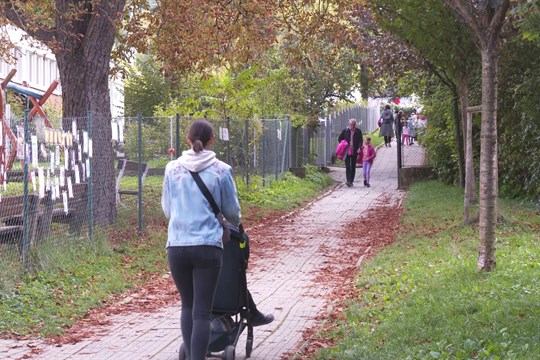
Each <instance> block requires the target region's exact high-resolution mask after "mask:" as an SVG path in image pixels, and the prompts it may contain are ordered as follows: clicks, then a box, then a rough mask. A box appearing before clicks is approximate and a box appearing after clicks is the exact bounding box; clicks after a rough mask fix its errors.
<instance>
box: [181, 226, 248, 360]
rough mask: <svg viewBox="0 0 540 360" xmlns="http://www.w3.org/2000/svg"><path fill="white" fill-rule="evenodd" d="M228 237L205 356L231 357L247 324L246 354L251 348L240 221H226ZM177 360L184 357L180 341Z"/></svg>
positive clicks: (245, 258) (245, 244) (244, 246)
mask: <svg viewBox="0 0 540 360" xmlns="http://www.w3.org/2000/svg"><path fill="white" fill-rule="evenodd" d="M229 228H230V230H231V241H229V242H228V243H227V244H225V246H224V248H223V266H222V268H221V274H220V277H219V281H218V286H217V290H216V296H215V299H214V306H213V309H212V315H213V317H214V319H213V320H212V322H211V324H210V328H211V330H210V331H211V332H210V343H209V345H208V354H207V355H206V356H207V357H208V358H216V357H217V358H221V359H225V360H234V358H235V355H236V344H237V343H238V339H239V338H240V335H241V334H242V332H243V331H244V329H245V328H247V330H248V332H247V340H246V358H248V357H250V356H251V351H252V350H253V326H252V325H251V314H250V309H249V301H248V291H247V280H246V268H247V263H248V258H249V237H248V236H247V234H246V233H245V232H244V229H243V228H242V225H240V227H239V228H237V227H234V226H232V225H229ZM178 359H179V360H185V359H187V358H186V352H185V348H184V344H183V343H182V345H180V354H179V357H178Z"/></svg>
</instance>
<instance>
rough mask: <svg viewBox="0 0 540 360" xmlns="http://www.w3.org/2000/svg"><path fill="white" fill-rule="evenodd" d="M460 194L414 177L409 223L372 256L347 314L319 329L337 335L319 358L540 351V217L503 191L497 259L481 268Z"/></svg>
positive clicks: (510, 355) (527, 354)
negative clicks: (486, 269) (488, 268)
mask: <svg viewBox="0 0 540 360" xmlns="http://www.w3.org/2000/svg"><path fill="white" fill-rule="evenodd" d="M462 199H463V194H462V192H461V191H460V189H457V188H454V187H449V186H445V185H442V184H440V183H437V182H426V183H420V184H417V185H415V186H413V187H411V189H410V193H409V196H408V199H407V201H406V202H405V205H404V206H405V214H404V216H403V218H402V228H403V231H402V233H401V234H400V235H399V236H398V238H397V239H396V241H395V243H394V244H393V245H391V246H389V247H387V248H385V250H384V251H382V252H381V253H379V254H378V255H377V256H376V257H375V258H374V259H373V260H372V261H371V262H369V263H367V264H365V265H364V267H363V268H362V272H361V273H360V274H359V275H358V277H357V299H356V300H355V301H354V302H352V303H350V304H348V305H349V306H348V310H347V311H346V316H345V320H344V321H342V322H339V323H338V324H337V325H338V326H337V327H335V328H333V329H334V330H332V331H331V332H327V333H325V334H321V335H320V336H321V337H323V338H324V337H332V338H333V339H334V340H335V341H336V343H337V345H336V346H334V347H331V348H328V349H324V350H322V351H320V352H319V353H318V355H317V356H316V358H317V359H381V360H382V359H385V360H386V359H523V360H525V359H538V354H540V321H539V319H540V302H539V301H538V299H539V298H540V281H539V279H540V248H539V247H538V233H539V231H540V218H539V216H538V215H535V213H534V209H532V207H527V206H523V204H519V203H517V202H514V201H505V200H501V202H500V208H501V212H502V214H503V215H504V216H505V218H506V221H505V223H503V224H499V225H498V229H497V239H498V243H497V253H496V254H497V268H496V269H495V270H494V271H492V272H490V273H484V272H479V271H477V269H476V260H477V238H478V228H477V227H473V228H471V227H465V226H463V225H461V218H462V206H463V200H462ZM336 329H337V330H336Z"/></svg>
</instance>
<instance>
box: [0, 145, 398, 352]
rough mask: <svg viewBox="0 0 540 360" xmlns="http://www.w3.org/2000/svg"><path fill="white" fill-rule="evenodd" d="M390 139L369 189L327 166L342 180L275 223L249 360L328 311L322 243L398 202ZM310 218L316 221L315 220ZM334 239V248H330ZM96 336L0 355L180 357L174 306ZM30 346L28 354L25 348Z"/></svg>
mask: <svg viewBox="0 0 540 360" xmlns="http://www.w3.org/2000/svg"><path fill="white" fill-rule="evenodd" d="M396 156H397V155H396V146H395V142H394V143H393V146H392V147H390V148H386V147H384V146H383V147H380V148H379V149H378V151H377V157H376V159H375V163H374V165H373V168H372V173H371V187H370V188H366V187H364V186H363V185H362V169H361V168H358V169H357V173H356V182H355V184H354V186H353V187H351V188H348V187H346V186H344V182H345V170H344V169H343V168H331V175H332V176H333V177H334V178H335V179H336V180H338V181H340V182H341V185H339V186H338V187H336V188H335V189H334V190H333V191H330V192H329V193H327V194H325V196H323V197H321V198H320V199H318V200H316V201H315V202H313V203H311V204H310V205H308V206H307V207H306V208H305V209H303V210H301V211H300V212H299V213H298V214H297V215H295V217H294V222H286V221H284V222H280V223H279V224H276V225H275V226H276V231H278V232H279V233H280V234H284V236H287V238H290V239H294V244H293V245H291V246H287V247H285V248H282V249H280V250H277V251H279V253H278V254H276V253H274V254H272V257H271V258H269V259H262V258H261V259H258V260H257V262H256V264H255V266H252V268H251V269H250V270H249V273H248V284H249V289H250V291H251V292H252V294H253V297H254V299H255V300H256V302H257V306H258V308H260V309H261V310H262V311H263V312H272V313H273V314H274V316H275V320H274V322H273V323H271V324H270V325H267V326H262V327H258V328H255V329H254V345H253V352H252V354H251V359H264V360H270V359H282V358H287V355H286V354H290V353H291V352H294V351H295V350H297V349H299V348H300V347H301V346H302V343H301V341H302V332H303V331H304V330H305V329H307V328H309V327H311V326H313V325H314V324H315V318H316V316H317V315H318V314H320V313H321V312H322V311H325V310H327V307H328V306H329V304H327V300H326V299H325V296H328V295H329V290H331V289H328V288H327V287H325V286H324V284H319V283H317V282H316V281H315V277H316V275H317V270H318V269H320V268H322V267H323V266H324V263H325V259H324V258H323V257H321V256H320V251H319V249H320V248H321V247H322V246H326V247H328V246H337V245H335V244H338V243H339V239H338V238H336V236H338V235H339V234H340V230H341V229H342V228H343V226H344V225H346V224H348V223H350V222H351V221H353V220H354V219H355V218H357V217H358V216H359V214H360V213H361V212H362V211H364V210H366V209H368V208H370V207H373V206H377V205H378V204H379V199H381V198H385V199H386V201H388V200H389V201H390V202H391V203H397V202H399V201H401V199H402V197H403V196H404V192H401V191H398V190H396V189H397V166H396V163H397V159H396ZM314 219H317V221H316V222H314ZM332 244H334V245H332ZM107 320H109V321H110V325H107V326H105V327H104V329H101V330H100V335H99V336H95V337H91V338H88V339H86V340H83V341H81V342H79V343H77V344H74V345H62V346H60V347H55V346H52V345H46V344H45V343H43V342H41V341H38V340H35V341H18V342H17V341H12V340H0V358H2V359H21V358H23V356H25V354H26V355H28V357H24V358H27V359H54V360H63V359H66V360H67V359H71V360H79V359H93V360H96V359H99V360H102V359H114V360H123V359H126V360H127V359H130V360H132V359H159V360H173V359H177V358H178V348H179V345H180V343H181V341H182V340H181V337H180V329H179V306H173V307H169V308H165V309H163V310H162V311H160V312H157V313H149V314H126V315H118V316H113V317H111V318H110V319H107ZM245 338H246V332H244V333H243V334H242V335H241V338H240V342H239V344H238V346H237V350H236V358H237V359H244V358H245ZM32 349H34V354H30V351H31V350H32Z"/></svg>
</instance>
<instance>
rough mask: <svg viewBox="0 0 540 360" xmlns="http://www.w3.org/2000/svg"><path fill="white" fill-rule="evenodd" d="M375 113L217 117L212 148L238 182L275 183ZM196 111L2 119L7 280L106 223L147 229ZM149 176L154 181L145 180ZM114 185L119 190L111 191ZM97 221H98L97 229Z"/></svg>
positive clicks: (326, 154) (323, 156)
mask: <svg viewBox="0 0 540 360" xmlns="http://www.w3.org/2000/svg"><path fill="white" fill-rule="evenodd" d="M373 114H375V112H373V111H372V110H370V109H365V108H358V109H350V110H347V111H343V112H341V113H338V114H332V115H331V116H329V117H328V118H326V119H323V121H321V124H320V126H319V127H318V128H317V129H308V128H306V127H301V128H296V127H293V126H292V125H291V122H290V120H289V117H288V116H282V117H275V118H265V119H247V120H246V119H244V120H241V119H209V122H210V123H211V124H212V125H213V127H214V131H215V134H216V142H215V144H214V146H213V150H214V151H215V152H216V154H217V156H218V158H219V159H221V160H223V161H225V162H227V163H228V164H230V165H231V166H232V167H233V169H234V172H235V176H236V178H237V181H240V180H241V181H242V182H243V183H245V184H246V185H252V184H257V185H262V186H267V185H269V184H270V183H272V182H273V181H275V180H278V179H280V178H281V176H282V175H283V174H284V173H285V172H287V171H289V170H290V169H291V168H295V167H302V166H304V165H306V164H313V165H317V166H326V165H329V164H331V163H332V157H333V153H334V152H335V147H336V145H337V137H338V135H339V133H340V131H341V130H342V129H343V128H345V127H346V125H347V121H348V119H349V118H351V117H355V118H357V119H358V120H359V124H360V127H361V128H362V130H363V131H366V132H369V131H372V129H373V128H374V127H375V126H376V117H377V116H376V115H373ZM194 120H195V119H194V118H192V117H183V116H179V115H177V116H173V117H152V118H145V117H132V118H115V119H110V117H109V118H105V115H103V114H88V116H87V117H82V118H63V119H57V121H54V122H52V123H54V124H59V125H58V127H57V128H50V127H49V126H48V125H49V124H46V121H44V120H43V119H37V118H36V119H32V121H28V120H26V121H25V119H14V118H12V119H10V121H9V124H8V122H7V121H6V122H5V123H4V122H2V124H3V125H5V126H3V128H2V129H1V130H3V131H2V134H1V136H0V138H1V139H2V143H1V144H0V149H1V150H2V151H1V156H0V176H1V181H0V187H1V190H2V191H1V192H0V266H1V267H2V269H3V270H0V272H2V276H0V277H1V278H2V279H3V280H2V281H9V279H8V278H9V277H16V276H18V275H20V274H21V273H22V272H24V271H25V270H29V269H32V268H37V269H39V268H41V267H47V264H52V263H54V262H57V261H60V260H59V259H61V258H62V257H63V256H66V254H67V253H68V252H69V251H72V252H73V253H76V248H77V246H81V244H87V245H88V244H91V245H92V246H94V245H95V243H96V237H101V234H102V231H103V238H107V237H110V236H112V235H111V234H122V235H121V236H122V237H124V238H130V237H132V236H134V235H135V233H136V232H137V230H138V231H142V229H143V227H144V226H145V222H144V221H143V219H145V218H147V217H148V218H152V216H148V215H150V214H151V213H150V212H156V211H157V212H159V210H160V206H159V200H160V194H159V193H157V190H155V189H159V188H160V184H161V182H162V175H163V172H164V168H165V166H166V164H167V162H168V161H170V160H171V159H174V158H176V157H177V156H179V155H181V152H182V151H184V150H187V149H188V144H187V142H186V134H187V131H188V129H189V126H190V125H191V123H192V122H193V121H194ZM108 124H110V125H111V129H108V126H109V125H108ZM97 125H99V126H97ZM103 125H106V126H103ZM60 126H62V127H63V129H64V130H62V129H61V128H60ZM65 129H67V130H65ZM92 131H94V135H95V137H94V140H96V139H98V138H99V139H100V142H99V143H100V145H101V146H103V143H104V140H103V139H110V138H111V134H112V146H111V148H110V149H111V151H110V153H109V152H107V151H103V149H100V151H99V152H96V154H93V153H94V151H93V149H92V148H93V136H92V135H93V134H92ZM109 131H110V132H109ZM96 141H97V140H96ZM107 141H108V140H107ZM94 174H95V176H94ZM148 183H150V184H151V185H152V186H145V184H148ZM139 189H145V190H144V191H142V190H141V191H139ZM111 193H116V196H115V197H114V198H111V196H109V194H111ZM104 194H105V196H104ZM94 224H100V226H99V230H100V231H99V234H97V231H96V229H95V226H94ZM103 224H105V225H107V226H102V225H103ZM111 229H113V230H114V232H112V233H111V232H108V230H111ZM0 286H1V284H0Z"/></svg>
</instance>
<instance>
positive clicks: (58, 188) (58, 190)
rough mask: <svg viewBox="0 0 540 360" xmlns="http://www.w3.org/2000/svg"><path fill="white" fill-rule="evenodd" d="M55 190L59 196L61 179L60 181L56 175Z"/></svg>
mask: <svg viewBox="0 0 540 360" xmlns="http://www.w3.org/2000/svg"><path fill="white" fill-rule="evenodd" d="M54 189H55V190H54V192H55V194H56V196H57V197H60V181H58V178H57V177H56V176H55V177H54Z"/></svg>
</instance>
